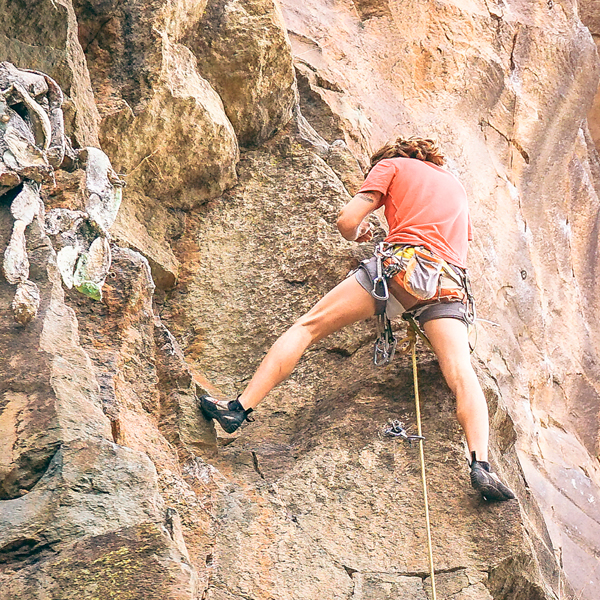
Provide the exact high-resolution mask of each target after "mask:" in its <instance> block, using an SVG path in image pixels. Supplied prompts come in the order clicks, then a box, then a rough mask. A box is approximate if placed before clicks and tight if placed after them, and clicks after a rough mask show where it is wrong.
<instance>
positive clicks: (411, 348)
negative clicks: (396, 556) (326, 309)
mask: <svg viewBox="0 0 600 600" xmlns="http://www.w3.org/2000/svg"><path fill="white" fill-rule="evenodd" d="M400 343H401V346H402V350H401V351H402V352H403V353H406V354H408V353H409V352H410V353H411V354H412V368H413V387H414V394H415V413H416V419H417V435H410V434H408V432H407V431H406V429H404V424H403V423H402V422H400V421H398V420H395V421H392V422H391V424H390V425H389V426H388V427H386V429H385V430H384V435H386V436H387V437H394V438H400V439H403V440H405V441H407V442H408V443H409V444H411V445H412V442H413V441H416V442H418V444H419V458H420V462H421V481H422V483H423V501H424V506H425V525H426V530H427V553H428V559H429V574H430V576H431V590H432V600H437V596H436V589H435V568H434V565H433V549H432V541H431V520H430V518H429V499H428V496H427V478H426V476H425V451H424V446H423V442H424V441H425V438H424V437H423V431H422V428H421V404H420V399H419V379H418V373H417V334H416V332H415V329H414V328H413V327H412V326H411V324H408V325H407V331H406V338H404V339H403V340H401V342H400Z"/></svg>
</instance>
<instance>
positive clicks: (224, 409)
mask: <svg viewBox="0 0 600 600" xmlns="http://www.w3.org/2000/svg"><path fill="white" fill-rule="evenodd" d="M443 165H444V156H443V154H442V153H441V151H440V148H439V146H438V143H437V142H436V141H435V140H433V139H426V138H419V137H410V138H403V137H399V138H397V139H396V140H395V141H394V142H393V143H389V144H386V145H385V146H383V147H382V148H380V149H379V150H378V151H377V152H375V154H373V156H372V157H371V168H370V171H369V173H368V175H367V177H366V179H365V181H364V183H363V185H362V186H361V188H360V190H359V191H358V193H357V194H356V195H355V196H354V197H353V198H352V199H351V200H350V202H348V204H346V206H344V207H343V208H342V210H341V212H340V214H339V217H338V220H337V227H338V229H339V231H340V233H341V234H342V236H343V237H344V238H346V239H347V240H351V241H356V242H368V241H370V240H371V239H372V237H373V232H372V225H371V224H370V223H369V221H368V216H369V215H370V213H372V212H373V211H374V210H376V209H377V208H380V207H382V206H383V207H384V208H385V216H386V219H387V222H388V225H389V234H388V236H387V237H386V238H385V244H386V247H387V248H389V249H391V253H390V252H388V254H387V256H388V260H387V262H386V265H388V266H389V264H390V263H393V262H394V261H395V262H396V263H397V264H398V265H400V267H402V268H401V271H400V272H399V274H398V275H396V276H393V277H390V278H389V279H388V280H387V284H388V287H389V291H390V292H391V295H390V300H392V301H393V302H395V303H399V304H400V305H401V309H402V310H404V311H408V312H409V313H411V314H412V315H413V316H414V318H415V319H416V320H417V321H418V323H419V325H420V327H421V328H422V329H423V331H424V332H425V335H426V336H427V338H428V339H429V341H430V343H431V346H432V348H433V350H434V352H435V354H436V356H437V359H438V361H439V364H440V368H441V370H442V373H443V375H444V378H445V380H446V382H447V384H448V386H449V387H450V389H451V390H452V392H453V393H454V394H455V396H456V413H457V417H458V421H459V423H460V425H461V426H462V428H463V430H464V433H465V436H466V439H467V445H468V447H469V452H470V456H471V462H470V467H471V484H472V486H473V487H474V488H475V489H476V490H478V491H479V492H480V493H481V495H482V496H483V497H484V498H485V499H486V500H496V501H498V500H509V499H512V498H514V497H515V496H514V494H513V493H512V491H511V490H510V489H509V488H508V487H506V486H505V485H504V484H503V483H502V482H501V481H500V480H499V478H498V476H497V475H496V474H495V473H493V472H492V471H491V469H490V465H489V462H488V440H489V423H488V410H487V403H486V400H485V396H484V394H483V391H482V389H481V386H480V385H479V381H478V380H477V376H476V375H475V372H474V370H473V367H472V365H471V358H470V348H469V342H468V326H469V325H470V324H471V323H470V321H472V315H470V314H469V313H470V311H469V310H468V302H469V300H470V296H469V298H468V297H467V291H468V290H466V289H465V288H466V287H468V279H467V278H466V275H465V273H466V271H465V269H466V258H467V246H468V241H469V240H470V239H472V238H471V224H470V218H469V211H468V202H467V195H466V192H465V189H464V188H463V186H462V185H461V183H460V182H459V181H458V179H457V178H456V177H455V176H454V175H452V174H451V173H450V172H449V171H448V170H446V169H445V168H444V167H443ZM390 256H391V257H392V259H393V260H390V258H389V257H390ZM380 268H381V263H380ZM376 271H377V269H376V258H375V257H373V258H372V259H370V260H369V261H364V262H363V265H362V268H359V269H358V270H357V271H355V273H354V275H353V276H349V277H347V278H346V279H345V280H344V281H342V282H341V283H340V284H338V285H337V286H336V287H335V288H333V289H332V290H331V291H330V292H329V293H328V294H326V295H325V296H324V297H323V298H322V299H321V300H320V301H319V302H317V304H316V305H315V306H314V307H313V308H312V309H311V310H310V311H308V312H307V313H306V314H305V315H303V316H302V317H300V318H299V319H298V320H297V321H296V322H295V323H294V324H293V325H292V326H291V327H290V328H289V329H288V330H287V331H286V332H285V333H284V334H283V335H282V336H281V337H280V338H279V339H278V340H277V341H276V342H275V343H274V344H273V346H272V347H271V349H270V350H269V352H268V353H267V355H266V356H265V358H264V359H263V361H262V363H261V364H260V366H259V368H258V370H257V371H256V373H255V374H254V376H253V377H252V379H251V381H250V383H249V384H248V386H247V387H246V389H245V390H244V391H243V392H242V393H241V394H240V395H239V396H238V398H237V399H236V400H230V401H227V400H217V399H215V398H212V397H210V396H202V397H201V398H200V408H201V410H202V412H203V413H204V415H205V416H206V418H208V419H215V420H216V421H217V422H218V423H219V425H221V427H222V428H223V429H224V430H225V431H226V432H228V433H233V432H234V431H235V430H236V429H237V428H238V427H240V425H242V423H244V421H246V420H252V419H251V418H249V415H250V413H251V412H252V411H253V409H254V408H255V407H256V406H257V405H258V404H259V403H260V402H261V401H262V400H263V398H265V396H266V395H267V394H268V393H269V392H270V391H271V390H272V389H273V388H274V387H275V386H276V385H278V384H279V383H281V382H282V381H284V380H285V379H286V378H287V377H288V376H289V375H290V374H291V373H292V371H293V369H294V367H295V366H296V364H297V362H298V360H299V359H300V357H301V356H302V354H303V353H304V351H305V350H306V349H307V348H308V347H309V346H310V345H312V344H314V343H316V342H318V341H319V340H321V339H323V338H324V337H326V336H328V335H329V334H331V333H333V332H335V331H337V330H339V329H341V328H342V327H345V326H347V325H350V324H352V323H354V322H356V321H359V320H363V319H368V318H369V317H372V316H373V315H374V314H375V312H376V306H377V300H376V298H374V297H373V295H372V292H373V290H374V289H375V286H374V283H373V282H374V281H375V279H376V278H377V272H376ZM379 275H381V273H379ZM431 288H433V294H434V295H435V297H434V298H433V299H427V298H429V297H430V296H431V292H430V293H427V292H425V293H424V292H423V290H424V289H425V290H427V289H431ZM436 290H437V292H438V293H436ZM441 292H443V294H441Z"/></svg>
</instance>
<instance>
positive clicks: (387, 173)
mask: <svg viewBox="0 0 600 600" xmlns="http://www.w3.org/2000/svg"><path fill="white" fill-rule="evenodd" d="M395 175H396V168H395V166H394V165H393V164H392V162H391V161H389V160H381V161H379V162H378V163H377V164H376V165H375V166H374V167H373V168H372V169H371V172H370V173H369V174H368V175H367V178H366V179H365V182H364V183H363V184H362V185H361V186H360V190H358V193H359V194H360V192H381V193H382V194H383V195H384V196H385V195H386V194H387V191H388V188H389V187H390V184H391V183H392V179H394V176H395Z"/></svg>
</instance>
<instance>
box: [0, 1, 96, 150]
mask: <svg viewBox="0 0 600 600" xmlns="http://www.w3.org/2000/svg"><path fill="white" fill-rule="evenodd" d="M0 15H1V17H0V25H1V26H0V31H1V33H0V49H1V57H2V60H6V61H9V62H11V63H13V64H14V65H16V66H17V67H19V68H21V69H34V70H37V71H42V72H44V73H47V74H48V75H50V77H52V78H53V79H55V80H56V81H57V82H58V84H59V85H60V87H61V88H62V89H63V90H64V91H65V92H66V93H67V95H68V96H69V97H70V104H69V106H68V107H67V108H68V110H67V118H66V124H67V131H68V132H69V134H70V135H73V136H74V138H75V140H76V142H77V143H78V144H79V145H80V146H97V145H98V123H99V114H98V109H97V107H96V104H95V102H94V96H93V93H92V86H91V83H90V76H89V72H88V68H87V65H86V61H85V58H84V55H83V50H82V48H81V45H80V43H79V40H78V24H77V19H76V17H75V12H74V10H73V3H72V2H71V0H56V1H55V0H41V1H38V0H23V1H22V2H12V1H11V0H3V1H2V2H1V3H0Z"/></svg>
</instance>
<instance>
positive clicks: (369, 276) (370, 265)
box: [354, 257, 472, 327]
mask: <svg viewBox="0 0 600 600" xmlns="http://www.w3.org/2000/svg"><path fill="white" fill-rule="evenodd" d="M376 269H377V260H376V258H375V257H373V258H371V259H370V260H368V261H365V262H364V263H363V268H360V269H357V270H356V271H355V272H354V277H356V281H358V283H360V285H361V286H362V287H363V288H364V289H365V290H367V292H369V294H370V293H371V292H372V291H373V280H374V279H375V278H376V277H377V272H376ZM375 303H376V307H377V309H379V310H385V306H382V305H384V304H385V303H384V302H382V301H380V300H377V299H375ZM409 312H410V313H412V315H413V316H414V318H415V319H416V320H417V321H418V322H419V325H420V326H421V327H423V325H425V323H427V321H433V320H434V319H458V320H459V321H462V322H463V323H464V324H465V325H466V326H467V327H468V326H469V325H471V324H472V322H471V320H470V319H469V316H468V312H467V305H466V304H465V303H464V302H461V301H460V300H445V301H439V300H433V301H432V303H431V304H426V305H425V306H420V307H419V308H417V309H416V310H414V312H413V311H409Z"/></svg>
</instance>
